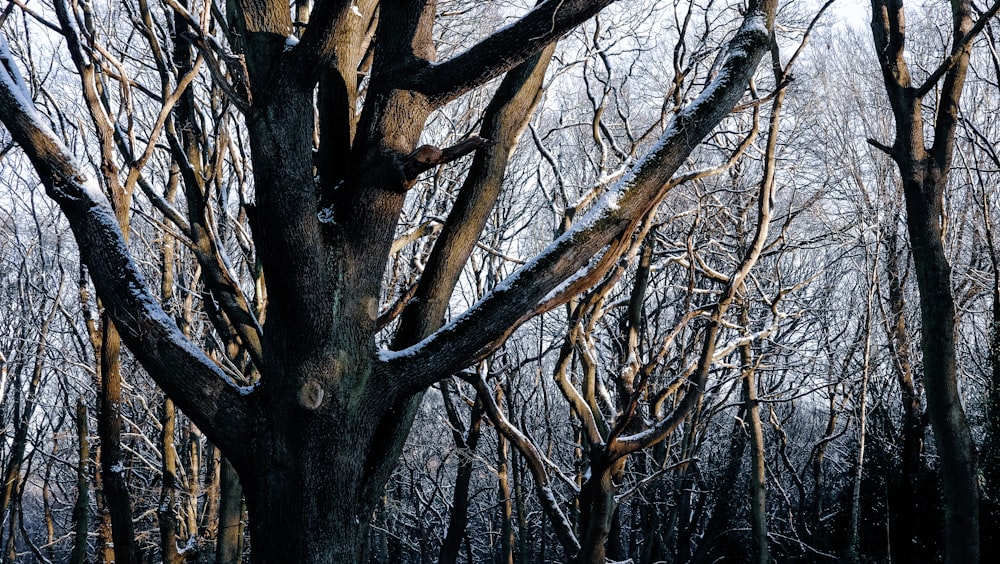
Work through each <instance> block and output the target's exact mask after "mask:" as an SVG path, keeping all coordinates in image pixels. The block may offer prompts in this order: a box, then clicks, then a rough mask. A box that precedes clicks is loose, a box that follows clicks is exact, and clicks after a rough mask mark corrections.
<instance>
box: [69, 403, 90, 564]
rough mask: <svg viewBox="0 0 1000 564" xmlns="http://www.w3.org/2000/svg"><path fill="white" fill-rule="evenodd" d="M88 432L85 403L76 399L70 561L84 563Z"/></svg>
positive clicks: (87, 524)
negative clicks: (77, 454)
mask: <svg viewBox="0 0 1000 564" xmlns="http://www.w3.org/2000/svg"><path fill="white" fill-rule="evenodd" d="M89 435H90V433H89V431H88V430H87V404H85V403H84V402H83V398H82V397H78V398H77V400H76V438H77V443H78V446H77V448H78V451H77V452H78V453H79V459H78V460H77V463H76V504H75V505H74V506H73V533H74V536H73V552H72V554H71V555H70V562H72V563H73V564H85V563H86V562H87V554H88V553H89V552H90V550H89V543H88V542H87V534H88V533H89V532H90V480H89V478H88V476H89V475H90V472H89V466H90V436H89Z"/></svg>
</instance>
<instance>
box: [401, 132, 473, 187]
mask: <svg viewBox="0 0 1000 564" xmlns="http://www.w3.org/2000/svg"><path fill="white" fill-rule="evenodd" d="M489 143H490V140H489V139H483V138H482V137H477V136H475V135H473V136H472V137H469V138H468V139H464V140H462V141H459V142H458V143H456V144H454V145H452V146H451V147H448V148H446V149H439V148H437V147H435V146H434V145H421V146H419V147H417V148H416V149H414V151H413V152H412V153H410V154H409V155H407V157H406V158H405V159H404V160H403V174H404V175H405V177H406V181H407V185H408V186H412V185H413V183H414V182H416V181H417V177H418V176H420V174H421V173H423V172H426V171H428V170H430V169H432V168H434V167H436V166H440V165H443V164H447V163H450V162H452V161H455V160H458V159H460V158H462V157H464V156H465V155H468V154H469V153H471V152H473V151H475V150H476V149H481V148H483V147H485V146H486V145H488V144H489Z"/></svg>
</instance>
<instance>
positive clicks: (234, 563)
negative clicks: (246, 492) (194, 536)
mask: <svg viewBox="0 0 1000 564" xmlns="http://www.w3.org/2000/svg"><path fill="white" fill-rule="evenodd" d="M242 561H243V488H242V487H241V486H240V480H239V476H237V475H236V469H235V468H233V465H232V463H231V462H229V459H227V458H226V457H225V456H223V457H221V458H220V459H219V532H218V534H217V537H216V541H215V564H239V563H240V562H242Z"/></svg>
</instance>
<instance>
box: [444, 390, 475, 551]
mask: <svg viewBox="0 0 1000 564" xmlns="http://www.w3.org/2000/svg"><path fill="white" fill-rule="evenodd" d="M442 388H444V389H443V390H442V394H444V396H445V398H446V399H445V401H446V406H450V407H449V408H448V418H449V420H450V421H451V425H452V428H453V429H455V431H454V433H455V434H456V437H455V438H456V442H457V445H456V446H457V447H458V448H459V450H458V471H457V473H456V476H455V492H454V495H453V496H452V504H451V513H450V514H449V519H448V530H447V532H446V533H445V536H444V540H443V541H442V542H441V553H440V556H439V557H438V561H439V562H440V563H441V564H454V563H455V562H456V561H457V560H458V553H459V550H461V548H462V541H463V539H465V527H466V525H467V524H468V522H469V486H470V485H471V483H472V473H473V469H474V458H473V454H474V453H475V451H476V446H477V445H478V444H479V436H480V431H481V428H482V422H483V409H482V405H481V404H480V403H479V402H476V405H475V406H474V407H473V409H472V415H471V421H470V422H469V428H468V430H467V431H466V432H465V433H461V432H460V429H461V427H460V426H459V425H460V424H461V421H460V420H459V419H458V416H457V415H458V414H457V412H456V410H455V408H454V405H453V402H452V401H451V399H450V397H451V396H450V386H446V385H444V384H442ZM453 414H454V415H453Z"/></svg>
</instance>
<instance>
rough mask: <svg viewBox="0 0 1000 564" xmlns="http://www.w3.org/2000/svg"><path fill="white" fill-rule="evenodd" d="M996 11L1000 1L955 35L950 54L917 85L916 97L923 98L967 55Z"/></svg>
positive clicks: (998, 8)
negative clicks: (966, 28) (963, 30)
mask: <svg viewBox="0 0 1000 564" xmlns="http://www.w3.org/2000/svg"><path fill="white" fill-rule="evenodd" d="M998 11H1000V1H998V2H994V4H993V5H992V6H990V8H989V9H988V10H986V11H985V12H983V13H982V15H980V16H979V19H978V20H976V23H975V24H973V26H972V29H970V30H969V31H968V32H966V33H964V34H962V35H960V36H956V38H955V42H954V43H953V44H952V48H951V54H950V55H948V56H947V57H945V59H944V60H943V61H941V64H939V65H938V66H937V68H935V69H934V70H933V71H932V72H931V74H929V75H928V76H927V78H926V79H925V80H924V83H923V84H921V85H920V86H918V87H917V90H916V93H915V95H916V97H917V98H923V97H924V96H926V95H927V93H928V92H930V91H931V90H932V89H933V88H934V87H935V86H937V83H938V81H939V80H941V78H942V77H943V76H944V75H945V73H947V72H948V71H950V70H952V68H954V66H955V64H957V63H958V62H959V61H961V60H962V57H967V56H968V50H969V48H970V47H971V46H972V42H973V41H974V40H975V39H976V37H977V36H978V35H979V33H980V32H981V31H983V28H985V27H986V24H987V23H989V21H990V20H991V19H993V16H995V15H996V14H997V12H998Z"/></svg>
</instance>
